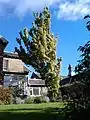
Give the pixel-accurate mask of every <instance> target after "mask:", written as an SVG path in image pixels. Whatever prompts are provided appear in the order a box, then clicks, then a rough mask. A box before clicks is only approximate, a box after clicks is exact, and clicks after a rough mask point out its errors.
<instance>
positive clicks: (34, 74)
mask: <svg viewBox="0 0 90 120" xmlns="http://www.w3.org/2000/svg"><path fill="white" fill-rule="evenodd" d="M33 78H36V79H40V78H41V76H40V74H39V73H37V74H36V73H34V72H33V73H32V75H31V79H33Z"/></svg>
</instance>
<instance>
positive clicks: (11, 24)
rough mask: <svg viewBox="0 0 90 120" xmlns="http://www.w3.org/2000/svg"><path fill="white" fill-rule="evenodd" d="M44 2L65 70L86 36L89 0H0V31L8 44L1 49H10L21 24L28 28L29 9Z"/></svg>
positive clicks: (37, 8) (76, 57) (38, 7)
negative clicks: (47, 8) (56, 37)
mask: <svg viewBox="0 0 90 120" xmlns="http://www.w3.org/2000/svg"><path fill="white" fill-rule="evenodd" d="M45 6H48V7H49V9H50V12H51V31H52V32H53V33H54V35H58V44H57V57H62V67H61V74H62V75H67V74H68V65H69V64H71V66H72V70H74V67H75V66H76V65H77V60H79V59H80V57H79V56H80V52H78V51H77V49H78V47H79V46H80V45H84V44H85V43H86V42H87V41H88V40H89V38H90V36H89V33H88V31H87V29H86V24H85V21H84V19H83V18H84V16H85V15H87V14H90V0H0V35H2V36H4V37H5V38H6V39H7V40H8V41H9V44H8V46H7V47H6V49H5V51H10V52H13V51H14V48H15V47H16V46H17V43H16V37H18V36H19V31H20V30H22V29H23V28H25V27H27V28H31V26H32V22H33V14H32V13H33V12H37V11H38V12H41V11H42V10H43V8H44V7H45Z"/></svg>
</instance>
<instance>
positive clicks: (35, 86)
mask: <svg viewBox="0 0 90 120" xmlns="http://www.w3.org/2000/svg"><path fill="white" fill-rule="evenodd" d="M24 92H25V94H26V95H27V96H31V97H36V96H42V95H47V87H46V85H45V81H44V80H42V79H40V75H39V74H35V73H34V72H33V73H32V76H31V78H29V79H28V80H27V82H25V88H24Z"/></svg>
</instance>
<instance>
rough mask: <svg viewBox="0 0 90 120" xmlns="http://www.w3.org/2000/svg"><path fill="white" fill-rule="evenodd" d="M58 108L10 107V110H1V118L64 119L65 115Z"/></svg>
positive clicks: (13, 119)
mask: <svg viewBox="0 0 90 120" xmlns="http://www.w3.org/2000/svg"><path fill="white" fill-rule="evenodd" d="M10 110H11V111H10ZM23 110H24V111H23ZM27 110H28V111H27ZM33 110H35V111H33ZM58 110H59V109H58V108H47V109H45V110H43V109H15V110H14V109H13V110H12V109H9V110H8V111H2V112H0V120H63V119H64V117H63V116H61V114H59V112H58ZM21 111H22V112H21ZM59 111H61V109H60V110H59Z"/></svg>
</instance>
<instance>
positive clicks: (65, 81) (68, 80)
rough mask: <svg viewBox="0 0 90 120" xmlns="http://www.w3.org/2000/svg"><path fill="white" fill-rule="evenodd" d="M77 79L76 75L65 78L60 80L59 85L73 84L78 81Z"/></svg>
mask: <svg viewBox="0 0 90 120" xmlns="http://www.w3.org/2000/svg"><path fill="white" fill-rule="evenodd" d="M77 78H78V75H74V76H71V77H69V76H67V77H66V78H63V79H62V80H60V85H61V86H64V85H66V84H71V83H73V82H76V81H78V79H77Z"/></svg>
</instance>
